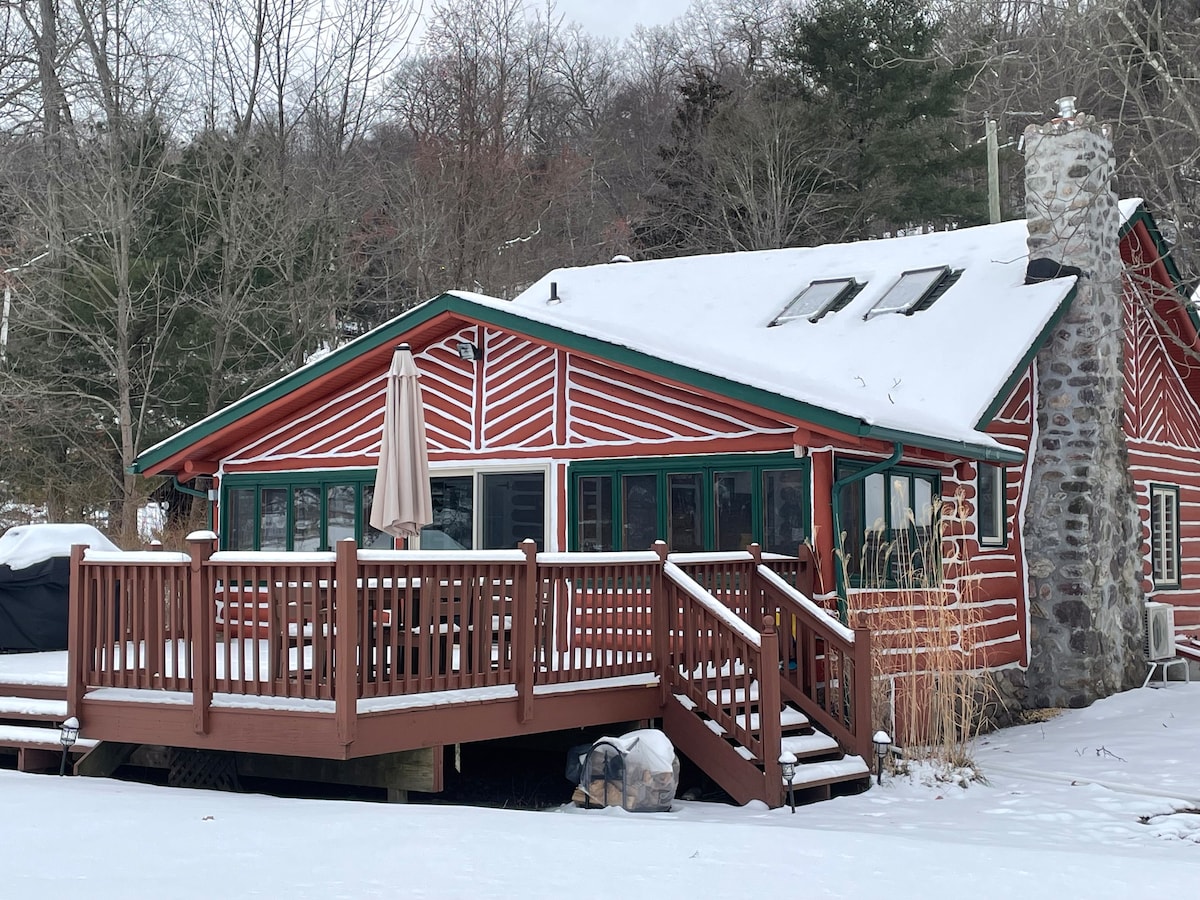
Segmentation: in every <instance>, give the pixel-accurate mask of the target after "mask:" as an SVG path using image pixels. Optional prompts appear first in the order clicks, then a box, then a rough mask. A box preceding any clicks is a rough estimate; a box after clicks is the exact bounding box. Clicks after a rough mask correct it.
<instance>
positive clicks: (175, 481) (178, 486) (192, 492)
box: [171, 474, 836, 531]
mask: <svg viewBox="0 0 1200 900" xmlns="http://www.w3.org/2000/svg"><path fill="white" fill-rule="evenodd" d="M171 487H173V488H175V490H177V491H179V493H181V494H187V495H189V496H191V497H199V498H200V499H201V500H203V501H204V502H205V504H207V505H206V506H205V509H206V510H207V511H208V528H209V530H210V531H211V530H213V527H212V524H213V521H212V504H211V503H209V500H208V491H200V490H197V489H196V488H190V487H187V486H186V485H185V484H183V483H182V482H180V480H179V475H178V474H174V475H172V476H171ZM835 521H836V520H835Z"/></svg>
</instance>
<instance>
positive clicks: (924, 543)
mask: <svg viewBox="0 0 1200 900" xmlns="http://www.w3.org/2000/svg"><path fill="white" fill-rule="evenodd" d="M871 466H872V463H871V462H870V461H867V460H857V459H855V460H850V459H839V460H837V461H836V462H835V463H834V473H835V475H834V477H835V478H836V479H837V480H839V481H841V480H844V479H847V478H849V477H851V476H852V475H853V474H854V473H855V472H861V471H863V470H864V469H868V468H870V467H871ZM919 485H927V486H928V493H929V502H928V507H929V515H930V519H929V521H928V524H927V526H926V529H925V530H926V531H927V533H926V534H922V533H921V532H922V530H923V529H922V528H921V527H920V525H919V524H918V512H919V510H920V509H923V508H924V504H923V503H921V504H920V505H918V502H919V500H920V498H919V497H918V495H919V494H923V493H924V489H923V488H921V487H919ZM874 486H880V487H882V493H880V494H879V495H878V496H877V497H873V498H872V497H868V495H867V492H868V491H869V490H871V489H872V487H874ZM901 486H903V496H901V495H899V494H898V493H897V491H896V488H897V487H901ZM872 500H874V503H872V502H871V501H872ZM840 502H841V504H842V507H843V508H842V509H841V511H840V513H841V515H840V521H841V522H842V526H841V527H842V528H843V531H844V534H843V535H842V536H840V537H839V540H838V544H839V546H841V547H842V548H843V550H842V559H840V560H839V561H838V565H839V566H845V570H846V571H845V574H846V580H847V583H848V584H849V585H850V587H852V588H858V589H880V590H896V589H901V590H906V589H914V590H926V589H929V588H936V587H937V586H939V585H940V584H941V581H942V562H941V526H940V523H941V512H942V484H941V476H940V474H939V473H938V472H937V471H936V470H933V469H923V468H920V467H915V466H893V467H891V468H889V469H884V470H883V471H881V472H876V473H874V474H872V475H870V476H869V477H868V478H866V479H865V480H863V481H853V482H851V483H850V484H848V485H846V487H845V488H844V489H843V490H842V494H841V498H840ZM851 504H853V505H854V507H855V508H853V509H852V508H850V507H851ZM872 513H874V516H873V517H872ZM901 515H903V517H904V522H903V523H901V522H898V521H897V519H899V518H900V517H901ZM869 517H870V518H869ZM854 523H859V525H858V527H859V528H860V529H861V531H862V534H861V535H853V536H852V535H851V533H850V532H851V529H852V528H854V527H855V524H854ZM900 525H902V526H903V527H898V526H900ZM875 526H879V527H875ZM872 548H873V551H872ZM906 550H907V551H908V558H909V559H910V560H913V562H912V563H911V564H910V566H909V567H908V569H907V570H906V571H907V574H906V576H905V577H897V572H896V570H897V562H898V559H899V558H900V556H901V554H902V553H904V552H905V551H906ZM933 555H936V557H937V558H936V560H932V559H930V557H931V556H933ZM868 556H873V557H874V559H875V562H874V563H871V564H870V565H871V568H872V570H873V571H871V572H868V571H867V566H868V559H867V558H868ZM855 557H861V558H858V559H857V560H856V559H855ZM931 572H936V578H931V577H930V573H931Z"/></svg>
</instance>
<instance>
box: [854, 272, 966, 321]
mask: <svg viewBox="0 0 1200 900" xmlns="http://www.w3.org/2000/svg"><path fill="white" fill-rule="evenodd" d="M960 275H962V270H961V269H960V270H958V271H956V272H951V271H950V269H949V268H948V267H947V266H934V267H933V268H929V269H911V270H909V271H907V272H904V273H902V274H901V275H900V278H899V279H897V281H896V283H895V284H893V285H892V286H891V287H890V288H888V289H887V291H886V292H885V293H884V295H883V296H882V297H880V298H879V300H877V301H876V303H875V305H874V306H872V307H871V309H870V310H869V311H868V312H867V314H866V315H865V316H864V317H863V318H866V319H871V318H874V317H875V316H882V315H884V314H885V313H903V314H905V315H912V314H913V313H914V312H917V311H918V310H922V309H928V308H929V307H930V306H931V305H933V301H934V300H936V299H937V298H938V297H940V296H941V295H942V294H943V293H945V292H946V289H947V288H949V287H950V285H952V284H954V282H955V281H957V280H958V277H959V276H960Z"/></svg>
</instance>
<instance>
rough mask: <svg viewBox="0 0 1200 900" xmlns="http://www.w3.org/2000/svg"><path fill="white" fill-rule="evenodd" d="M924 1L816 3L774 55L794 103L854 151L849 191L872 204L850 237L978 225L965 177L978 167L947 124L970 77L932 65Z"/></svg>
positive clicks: (796, 16)
mask: <svg viewBox="0 0 1200 900" xmlns="http://www.w3.org/2000/svg"><path fill="white" fill-rule="evenodd" d="M937 35H938V23H937V21H936V19H935V18H934V17H933V15H932V13H931V12H930V9H929V4H928V3H927V2H925V0H817V3H816V5H815V6H814V7H812V8H811V10H808V11H805V12H803V13H800V12H794V13H792V14H791V15H790V16H789V19H788V25H787V27H786V28H785V30H784V33H783V34H782V36H781V39H780V41H779V44H778V46H777V48H776V57H777V59H778V60H779V61H780V62H781V64H782V65H783V69H784V77H785V78H786V79H787V81H788V82H789V83H790V85H791V87H792V90H793V91H794V92H795V94H796V96H797V97H799V98H800V99H802V100H804V101H806V102H808V103H810V104H813V105H814V106H818V107H820V108H821V109H822V110H823V112H824V115H823V120H824V122H825V127H826V128H827V129H828V132H829V135H830V136H831V137H832V138H835V139H836V141H837V142H838V143H840V144H841V145H842V146H844V147H846V148H848V149H852V150H853V153H851V154H848V156H847V163H848V168H847V169H846V171H845V176H846V186H847V188H848V189H849V190H850V191H852V192H853V193H855V194H856V195H858V197H861V198H870V203H869V204H865V203H861V202H853V201H850V202H847V203H846V207H847V208H860V209H862V210H863V213H862V215H861V220H860V221H859V222H858V223H856V225H855V227H854V229H853V231H854V232H856V233H857V234H858V236H862V237H869V236H877V235H878V234H879V233H880V232H882V231H885V230H891V229H893V228H896V227H904V226H905V225H907V224H911V223H935V224H938V223H942V224H949V223H953V224H956V225H970V224H977V223H979V222H980V221H983V216H984V213H985V212H986V203H985V202H984V200H983V198H982V196H981V195H980V192H979V191H978V190H977V189H976V188H975V187H974V185H973V183H972V179H971V177H970V175H969V173H968V172H967V169H969V167H970V166H971V165H978V164H979V163H980V162H981V154H980V153H979V151H978V150H974V151H968V150H964V148H963V147H962V146H961V145H962V143H963V142H964V138H963V135H962V134H961V133H960V130H959V129H958V128H957V127H956V125H955V121H954V114H955V111H956V110H957V109H958V107H959V104H960V101H961V99H962V96H963V91H964V86H965V82H966V77H967V75H968V74H969V71H968V69H967V68H966V67H965V66H962V65H957V66H955V65H949V64H942V63H940V62H939V61H938V59H937V58H936V39H937Z"/></svg>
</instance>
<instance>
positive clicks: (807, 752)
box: [780, 731, 841, 759]
mask: <svg viewBox="0 0 1200 900" xmlns="http://www.w3.org/2000/svg"><path fill="white" fill-rule="evenodd" d="M781 748H782V749H781V750H780V752H781V753H786V752H788V751H791V752H792V753H794V754H795V756H796V758H797V759H803V758H804V757H806V756H820V755H822V754H824V753H836V752H838V751H840V750H841V747H840V746H839V744H838V742H837V741H835V740H834V739H833V738H831V737H830V736H829V735H827V734H825V733H824V732H823V731H814V732H813V733H812V734H797V735H793V736H791V737H785V738H784V739H783V741H782V742H781Z"/></svg>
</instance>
